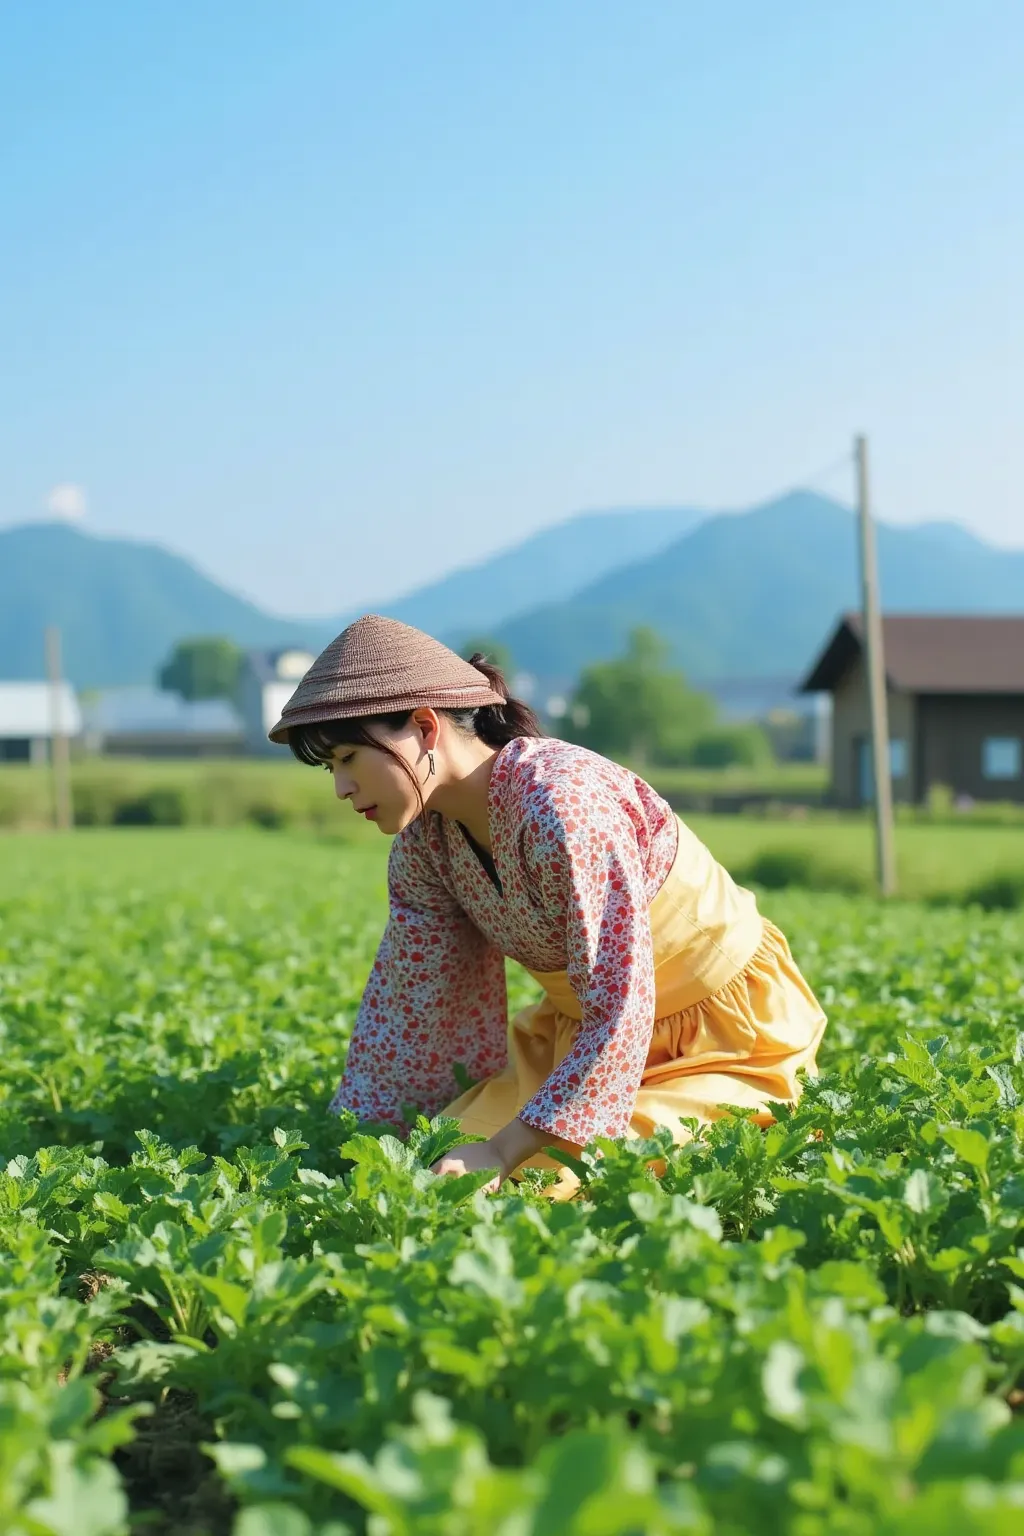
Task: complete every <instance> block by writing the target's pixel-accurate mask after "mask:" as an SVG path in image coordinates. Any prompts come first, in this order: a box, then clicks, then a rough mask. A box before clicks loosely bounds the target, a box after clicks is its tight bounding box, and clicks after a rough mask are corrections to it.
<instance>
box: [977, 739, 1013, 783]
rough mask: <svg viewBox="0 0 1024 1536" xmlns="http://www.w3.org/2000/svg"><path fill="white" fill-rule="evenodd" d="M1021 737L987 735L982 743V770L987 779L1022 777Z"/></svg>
mask: <svg viewBox="0 0 1024 1536" xmlns="http://www.w3.org/2000/svg"><path fill="white" fill-rule="evenodd" d="M1020 760H1021V752H1020V737H1019V736H986V738H985V740H984V741H983V742H982V744H981V771H982V774H983V776H984V777H985V778H986V779H1019V778H1020Z"/></svg>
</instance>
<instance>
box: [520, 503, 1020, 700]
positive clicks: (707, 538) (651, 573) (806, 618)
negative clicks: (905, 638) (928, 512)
mask: <svg viewBox="0 0 1024 1536" xmlns="http://www.w3.org/2000/svg"><path fill="white" fill-rule="evenodd" d="M877 544H878V564H879V573H880V574H879V580H880V586H881V593H882V603H883V606H884V607H885V608H886V609H887V610H888V611H890V612H896V611H899V612H910V613H940V612H941V613H1019V612H1021V611H1024V550H1005V549H996V548H994V547H993V546H992V545H990V544H985V543H983V542H982V540H980V539H978V538H975V537H974V535H973V534H971V533H969V532H968V531H967V530H966V529H964V528H961V527H960V526H959V525H958V524H947V523H927V524H922V525H919V526H917V527H912V528H901V527H893V526H891V525H888V524H884V523H880V524H878V527H877ZM859 582H860V577H859V563H858V549H857V527H856V519H855V517H854V514H853V513H852V512H851V511H850V509H849V508H847V507H844V506H841V505H840V504H839V503H838V502H835V501H830V500H829V499H827V498H826V497H823V496H818V495H814V494H812V493H811V492H809V491H796V492H793V493H792V494H790V495H788V496H784V497H782V498H780V499H779V500H777V501H772V502H769V503H767V504H766V505H764V506H760V507H755V508H754V509H753V510H752V511H749V512H739V513H731V514H727V515H723V516H717V517H708V518H706V519H705V520H704V521H703V522H702V523H701V524H700V525H699V527H697V528H695V529H694V530H693V531H692V532H690V533H688V534H686V535H685V536H684V537H683V538H681V539H678V540H677V541H676V542H675V543H674V544H671V545H669V547H668V548H666V549H662V550H659V551H658V553H657V554H656V555H655V556H653V557H649V558H646V559H643V560H638V561H635V562H634V563H632V564H630V565H627V566H623V567H620V568H619V569H618V570H617V571H615V573H614V574H613V575H610V576H605V577H602V578H601V579H600V580H598V581H595V582H592V583H591V584H590V585H589V586H587V587H585V588H583V589H582V590H581V591H579V592H576V593H574V594H573V595H572V596H570V597H568V598H566V599H564V600H563V601H561V602H556V603H547V604H543V605H540V606H538V607H534V608H531V609H528V610H526V611H525V612H523V613H521V614H519V615H518V616H517V617H516V618H515V619H513V620H512V621H511V622H509V623H507V624H503V625H501V626H499V628H498V632H497V635H496V638H497V639H500V640H502V641H503V642H504V643H505V644H506V645H507V646H508V647H509V649H510V650H511V651H512V653H513V655H514V656H515V658H516V661H517V662H518V664H519V665H520V666H521V667H523V668H525V669H526V670H527V671H536V672H538V673H540V674H542V675H552V669H551V661H552V659H553V658H557V661H558V665H559V667H560V668H561V672H560V674H559V675H561V676H564V677H574V676H576V674H577V673H578V671H579V669H580V667H582V666H584V665H586V663H587V662H588V661H594V660H603V659H606V658H608V657H611V656H614V655H616V654H617V653H618V652H620V651H621V650H622V648H623V646H624V644H625V641H626V637H627V635H628V633H629V631H630V629H632V628H633V626H634V625H637V624H641V623H644V624H651V625H652V626H653V627H654V628H655V629H657V630H658V632H659V633H660V634H661V635H662V636H663V638H664V639H665V640H667V641H668V642H669V644H670V646H671V648H672V653H673V656H674V658H675V660H676V662H677V664H678V665H680V666H681V667H683V668H684V670H685V671H686V672H687V673H688V674H689V675H690V676H691V677H693V678H699V679H701V680H702V681H709V682H710V681H712V680H715V679H721V678H729V677H746V678H750V677H757V676H772V675H774V676H778V677H785V676H791V677H796V676H797V675H798V674H799V673H801V672H802V671H804V670H805V669H806V668H807V667H808V666H809V664H810V662H811V661H812V660H813V657H814V654H815V652H816V650H817V649H818V648H819V647H820V646H821V645H822V644H823V643H824V641H825V638H826V636H827V633H828V630H829V629H830V627H831V626H832V625H833V624H834V623H835V620H836V617H837V615H838V614H839V613H841V612H842V611H843V610H845V609H849V608H851V607H855V606H859V602H860V597H859V592H860V586H859Z"/></svg>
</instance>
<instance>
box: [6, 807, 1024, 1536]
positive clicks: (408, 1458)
mask: <svg viewBox="0 0 1024 1536" xmlns="http://www.w3.org/2000/svg"><path fill="white" fill-rule="evenodd" d="M712 830H713V831H714V830H716V829H712ZM740 830H741V829H738V828H732V827H729V828H725V827H719V828H717V831H718V832H720V833H721V834H722V837H723V839H725V838H726V837H727V836H728V837H731V836H733V835H735V836H737V837H738V836H739V832H740ZM385 847H386V845H385V844H384V842H383V840H382V839H378V840H375V841H367V842H362V843H359V844H347V843H341V842H330V841H324V840H322V839H320V840H317V839H315V838H313V837H311V836H306V837H297V836H292V835H288V834H273V835H271V834H268V833H257V832H251V831H250V832H244V831H233V832H209V831H136V832H133V833H125V832H94V833H91V834H84V835H82V836H80V837H77V836H76V837H74V838H67V839H60V838H55V837H34V836H25V837H14V838H8V839H6V840H5V841H4V842H3V843H2V844H0V849H2V853H0V1039H2V1045H3V1048H2V1054H0V1153H2V1156H0V1169H2V1168H5V1169H6V1172H2V1173H0V1530H2V1531H3V1532H5V1533H8V1536H125V1533H127V1532H129V1531H138V1532H155V1533H157V1536H201V1533H202V1536H229V1533H230V1536H343V1533H345V1532H348V1533H356V1536H363V1533H365V1536H661V1533H669V1532H697V1533H701V1536H754V1533H757V1536H832V1533H849V1536H879V1533H880V1536H911V1533H915V1536H916V1533H918V1532H922V1531H927V1532H929V1533H937V1536H980V1533H994V1536H995V1533H1005V1536H1010V1533H1016V1532H1017V1531H1019V1530H1020V1528H1021V1521H1022V1518H1024V1423H1022V1422H1021V1418H1020V1414H1019V1405H1020V1403H1021V1397H1022V1393H1021V1373H1022V1369H1024V1248H1022V1246H1021V1245H1022V1243H1024V1227H1022V1221H1024V1176H1022V1171H1021V1170H1022V1158H1021V1151H1022V1147H1021V1142H1022V1133H1024V1110H1022V1108H1021V1095H1022V1094H1024V945H1022V942H1021V940H1022V928H1021V919H1020V917H1019V915H1017V914H998V913H989V914H985V913H982V912H980V911H978V910H977V909H972V910H967V911H964V910H957V909H955V908H952V907H949V908H937V909H933V908H925V907H920V906H915V905H913V904H911V903H897V904H894V905H891V906H889V907H888V908H885V909H883V908H881V907H880V906H878V905H877V904H875V903H873V902H871V901H870V900H866V899H863V898H856V897H848V896H841V895H834V894H827V893H824V894H820V893H818V894H815V893H806V892H792V891H790V892H781V893H776V894H773V895H771V896H770V897H768V898H766V902H767V910H768V911H769V913H770V915H771V916H772V917H773V918H775V920H776V921H777V922H779V923H780V924H781V925H782V926H783V927H784V928H785V930H786V931H787V933H788V934H789V936H790V938H791V941H792V943H793V946H794V949H795V951H796V953H797V955H798V958H799V959H800V961H801V963H802V964H803V966H804V968H805V970H806V972H807V974H808V975H809V977H810V978H811V980H812V981H813V983H814V984H815V986H816V987H817V989H818V991H819V995H820V996H821V997H822V999H823V1001H824V1002H825V1004H826V1006H827V1008H828V1012H829V1015H830V1029H829V1032H828V1035H827V1037H826V1042H825V1047H824V1051H823V1058H822V1067H823V1069H824V1075H823V1076H822V1078H821V1079H819V1080H818V1081H817V1082H816V1083H813V1084H811V1085H810V1087H809V1088H808V1090H807V1092H806V1094H805V1097H804V1100H803V1102H802V1105H801V1107H800V1108H799V1110H798V1111H797V1112H796V1113H795V1114H793V1115H792V1116H790V1117H788V1118H784V1119H783V1120H782V1121H781V1123H780V1124H779V1125H778V1126H777V1127H775V1128H774V1129H773V1130H771V1131H769V1132H768V1133H762V1132H760V1131H757V1130H755V1129H753V1128H752V1127H750V1126H749V1125H747V1124H745V1123H744V1122H742V1121H726V1122H723V1124H722V1125H720V1126H719V1127H717V1128H716V1129H715V1130H714V1131H713V1132H711V1133H706V1134H705V1135H704V1136H703V1137H702V1138H701V1139H700V1140H699V1141H698V1142H697V1143H696V1144H695V1145H694V1146H692V1147H690V1148H689V1149H687V1150H684V1151H675V1152H671V1153H670V1154H669V1156H668V1169H667V1172H666V1174H665V1177H664V1179H663V1180H662V1182H661V1183H660V1184H656V1183H653V1182H651V1180H650V1178H649V1177H648V1175H647V1173H646V1161H647V1159H648V1158H649V1157H650V1156H651V1155H652V1154H653V1153H654V1152H656V1151H658V1150H663V1149H659V1148H656V1147H654V1146H651V1145H648V1146H646V1147H636V1146H632V1147H630V1146H626V1147H624V1148H623V1147H619V1148H616V1147H613V1146H611V1145H609V1146H607V1147H606V1148H605V1149H604V1150H605V1153H606V1155H605V1156H604V1157H602V1158H597V1157H595V1156H593V1155H591V1154H588V1155H587V1158H586V1159H585V1162H586V1167H587V1178H586V1187H585V1194H584V1198H583V1199H582V1200H580V1201H579V1202H577V1203H573V1204H571V1205H560V1206H551V1205H549V1204H547V1203H546V1202H545V1201H543V1199H542V1197H541V1196H540V1195H539V1194H538V1193H537V1192H536V1191H534V1190H531V1189H529V1188H527V1189H525V1190H521V1191H520V1192H519V1193H516V1192H514V1191H512V1190H511V1189H510V1188H509V1189H506V1191H505V1192H503V1193H502V1194H501V1195H500V1196H498V1197H496V1198H492V1199H488V1198H487V1197H485V1196H483V1195H480V1194H474V1192H473V1189H472V1184H473V1181H472V1180H470V1181H468V1185H467V1184H462V1183H460V1182H458V1181H444V1182H442V1183H438V1182H437V1181H435V1180H433V1178H432V1177H431V1176H430V1175H429V1173H428V1172H427V1171H426V1167H427V1165H429V1162H430V1161H431V1160H432V1158H433V1157H435V1156H436V1155H437V1153H438V1150H439V1148H440V1147H441V1146H442V1145H443V1144H444V1142H443V1139H442V1138H443V1135H444V1132H443V1128H440V1129H435V1130H434V1131H430V1130H429V1129H420V1130H414V1131H413V1133H412V1137H411V1139H410V1142H409V1143H408V1144H407V1145H406V1146H405V1147H403V1146H402V1145H401V1144H400V1143H398V1142H395V1141H391V1140H389V1139H386V1138H385V1139H378V1138H376V1137H374V1136H370V1135H366V1134H363V1135H361V1136H360V1135H354V1134H353V1133H354V1127H353V1126H352V1125H351V1124H350V1123H347V1122H344V1123H343V1122H339V1121H337V1120H335V1119H332V1118H330V1117H328V1116H327V1115H326V1114H325V1113H324V1109H325V1105H326V1103H327V1100H328V1098H329V1096H330V1094H331V1092H332V1090H333V1087H334V1084H335V1082H336V1079H337V1076H338V1074H339V1071H340V1068H341V1064H342V1060H343V1056H344V1043H345V1039H346V1034H347V1031H348V1029H349V1027H350V1025H351V1020H352V1017H353V1013H354V1010H355V1008H356V1006H357V1003H358V999H359V996H360V991H361V987H362V983H363V980H364V977H365V973H366V970H367V968H368V966H369V963H370V960H371V957H372V954H373V950H374V946H375V943H376V940H377V937H378V933H379V927H380V923H381V920H382V917H383V914H384V910H385V890H384V852H385ZM512 980H513V987H512V995H513V999H514V1001H516V1002H519V1001H522V1000H523V999H524V998H525V997H526V996H527V995H528V994H529V984H524V980H523V978H522V976H521V974H513V978H512Z"/></svg>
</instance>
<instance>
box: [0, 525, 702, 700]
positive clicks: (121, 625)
mask: <svg viewBox="0 0 1024 1536" xmlns="http://www.w3.org/2000/svg"><path fill="white" fill-rule="evenodd" d="M700 517H701V514H700V513H698V512H693V511H688V510H679V509H671V510H666V511H646V510H644V511H636V512H629V511H613V512H601V513H586V514H582V515H580V516H578V517H573V518H569V519H568V520H567V521H566V522H564V523H560V524H558V525H557V526H556V527H554V528H546V529H544V530H543V531H542V532H541V533H538V534H535V535H533V537H531V538H529V539H526V540H524V542H523V543H522V544H519V545H516V546H515V547H513V548H512V549H507V550H503V551H502V552H501V553H500V554H497V555H495V556H493V557H492V558H491V559H489V560H484V561H482V562H480V563H479V564H478V565H475V566H471V567H465V568H463V569H460V570H457V571H454V572H453V573H452V574H451V575H450V576H446V577H444V578H443V579H442V580H440V581H436V582H432V583H430V584H429V585H427V586H424V587H422V588H420V589H419V590H417V591H415V592H412V593H410V594H408V596H406V597H404V598H401V599H399V600H397V601H396V602H394V603H391V604H388V605H386V607H385V608H384V610H383V611H384V612H386V613H388V614H390V615H391V616H392V617H394V618H398V619H403V620H404V621H405V623H407V624H415V625H416V626H418V627H419V628H421V629H426V630H428V631H433V632H435V633H443V634H445V635H446V637H448V638H450V639H451V640H452V642H453V643H455V644H459V643H461V641H462V640H463V639H464V638H466V637H468V636H469V635H470V634H472V633H473V632H476V633H478V634H479V633H481V632H482V633H484V634H490V633H492V632H493V629H494V626H495V624H497V623H498V622H500V620H501V619H505V618H511V616H512V615H513V614H514V613H516V612H518V611H520V610H521V609H522V608H523V607H524V606H526V604H527V603H529V602H550V601H554V600H558V599H561V598H564V597H567V596H569V594H570V593H572V592H574V591H576V590H578V589H579V588H580V587H583V586H585V585H586V584H587V583H588V582H591V581H593V580H595V579H596V578H597V577H599V576H601V575H604V574H605V573H607V572H608V571H611V570H613V569H614V568H615V567H616V566H617V565H621V564H622V563H623V561H625V560H630V559H636V558H637V556H639V555H650V554H653V552H654V551H655V550H656V549H658V548H660V547H663V546H665V545H668V544H671V543H672V542H673V541H674V540H675V539H677V538H678V537H679V536H680V534H681V533H683V532H685V531H686V530H688V529H690V528H692V527H694V526H696V524H697V523H698V522H699V520H700ZM358 611H359V612H363V611H365V610H362V609H360V610H358ZM355 617H357V614H356V613H352V614H349V615H348V616H347V617H346V618H343V619H338V620H336V621H334V622H327V623H324V622H323V621H318V620H311V621H310V622H309V623H308V624H303V623H299V622H293V621H291V620H288V619H282V618H278V617H275V616H273V615H271V614H267V613H264V612H262V610H261V609H259V608H258V607H257V606H256V605H255V604H253V603H250V602H247V601H246V600H245V599H244V598H241V597H238V596H236V595H235V594H234V593H231V592H228V591H226V590H225V589H224V588H223V587H221V586H219V585H218V584H217V583H216V582H215V581H212V580H211V579H210V578H209V577H207V576H204V575H203V574H202V573H201V572H200V571H198V570H197V569H196V568H195V566H193V565H192V564H190V563H189V561H187V560H184V559H182V557H181V556H180V555H175V554H172V553H171V552H170V551H168V550H166V549H163V548H161V547H160V546H159V545H156V544H142V543H138V542H135V541H132V540H128V539H115V538H98V537H96V536H95V535H93V534H89V533H86V532H84V531H82V530H81V529H78V528H73V527H70V526H69V525H68V524H66V523H29V524H25V525H23V526H21V527H16V528H7V529H0V678H4V679H10V680H12V681H17V680H19V679H30V678H37V677H40V676H41V675H42V672H43V668H44V658H43V630H44V628H45V627H46V625H47V624H58V625H60V628H61V630H62V633H63V642H64V664H65V670H66V672H67V675H68V677H69V678H70V680H71V681H72V682H73V683H74V684H75V686H76V687H78V688H106V687H113V686H116V685H118V684H126V683H143V682H152V680H153V678H154V676H155V673H156V670H157V668H158V667H159V666H160V665H161V663H162V662H163V661H164V660H165V658H166V657H167V655H168V653H169V651H170V650H171V647H172V646H173V645H174V643H175V641H176V640H181V639H184V638H185V637H187V636H190V635H227V636H228V637H229V638H230V639H232V640H235V641H237V643H238V644H239V645H243V646H253V647H268V648H269V647H273V646H277V645H300V646H312V647H313V649H314V650H319V649H320V647H321V646H323V645H326V644H327V641H328V640H330V639H331V638H332V636H333V635H335V634H337V632H338V630H340V629H342V628H343V627H344V624H345V623H346V622H348V619H351V618H355Z"/></svg>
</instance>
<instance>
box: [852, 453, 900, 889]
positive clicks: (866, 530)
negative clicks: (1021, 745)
mask: <svg viewBox="0 0 1024 1536" xmlns="http://www.w3.org/2000/svg"><path fill="white" fill-rule="evenodd" d="M854 451H855V456H856V460H857V512H858V521H859V523H860V579H861V598H862V615H863V625H864V653H865V658H866V660H867V673H868V698H869V703H870V709H871V762H872V768H873V777H874V781H875V796H874V799H875V853H876V866H877V872H878V889H879V891H880V892H881V894H882V895H883V896H892V895H893V894H894V893H895V891H896V851H895V838H894V835H893V818H892V774H891V772H890V762H889V708H888V700H887V695H886V676H885V646H884V641H883V635H882V613H881V606H880V603H879V598H878V562H877V557H876V554H875V527H874V523H873V522H872V520H871V505H870V490H869V485H868V443H867V438H865V437H858V438H857V440H856V443H855V445H854Z"/></svg>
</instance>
